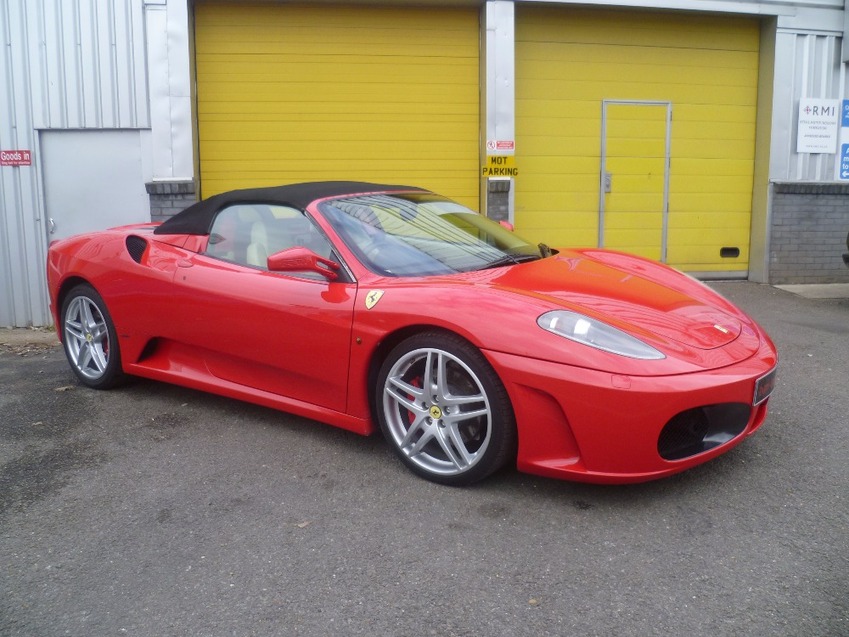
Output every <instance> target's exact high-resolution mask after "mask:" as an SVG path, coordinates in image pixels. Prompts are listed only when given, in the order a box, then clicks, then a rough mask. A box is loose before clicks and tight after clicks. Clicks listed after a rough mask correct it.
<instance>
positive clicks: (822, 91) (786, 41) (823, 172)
mask: <svg viewBox="0 0 849 637" xmlns="http://www.w3.org/2000/svg"><path fill="white" fill-rule="evenodd" d="M840 45H841V38H840V37H839V36H837V35H836V34H828V33H825V34H823V33H792V32H784V31H779V33H778V34H777V37H776V64H775V68H776V71H775V88H774V94H773V129H772V143H773V153H772V161H771V162H770V179H771V180H773V181H833V180H834V179H835V170H836V165H835V162H836V157H835V155H832V154H812V153H797V152H796V134H797V130H798V119H799V100H800V99H803V98H808V97H811V98H822V99H835V100H840V99H843V98H844V97H845V90H846V66H845V65H844V64H842V62H841V59H840V58H841V50H840Z"/></svg>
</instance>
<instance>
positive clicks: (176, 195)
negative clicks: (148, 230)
mask: <svg viewBox="0 0 849 637" xmlns="http://www.w3.org/2000/svg"><path fill="white" fill-rule="evenodd" d="M145 188H146V189H147V194H148V195H150V220H151V221H165V220H166V219H168V218H169V217H173V216H174V215H176V214H177V213H178V212H180V211H181V210H183V209H184V208H187V207H188V206H190V205H191V204H193V203H195V202H196V201H197V195H196V194H195V193H196V192H197V189H196V188H195V182H194V181H152V182H149V183H146V184H145Z"/></svg>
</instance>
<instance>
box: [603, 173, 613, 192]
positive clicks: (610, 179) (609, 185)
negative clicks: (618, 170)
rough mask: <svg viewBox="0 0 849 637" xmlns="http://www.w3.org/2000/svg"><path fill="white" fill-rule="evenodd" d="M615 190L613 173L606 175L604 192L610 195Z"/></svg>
mask: <svg viewBox="0 0 849 637" xmlns="http://www.w3.org/2000/svg"><path fill="white" fill-rule="evenodd" d="M612 190H613V173H607V172H606V173H604V192H605V193H606V194H609V193H610V192H611V191H612Z"/></svg>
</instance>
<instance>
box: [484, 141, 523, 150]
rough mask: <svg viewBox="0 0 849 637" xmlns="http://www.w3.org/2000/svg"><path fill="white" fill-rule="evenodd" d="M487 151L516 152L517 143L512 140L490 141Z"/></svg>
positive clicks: (487, 144)
mask: <svg viewBox="0 0 849 637" xmlns="http://www.w3.org/2000/svg"><path fill="white" fill-rule="evenodd" d="M486 149H487V150H516V142H515V140H512V139H488V140H487V141H486Z"/></svg>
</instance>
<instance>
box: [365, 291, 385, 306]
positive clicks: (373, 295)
mask: <svg viewBox="0 0 849 637" xmlns="http://www.w3.org/2000/svg"><path fill="white" fill-rule="evenodd" d="M382 296H383V290H372V291H371V292H369V293H368V294H366V309H367V310H370V309H371V308H373V307H374V306H375V305H377V302H378V301H379V300H380V297H382Z"/></svg>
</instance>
